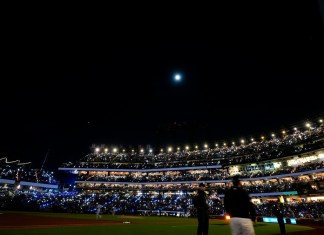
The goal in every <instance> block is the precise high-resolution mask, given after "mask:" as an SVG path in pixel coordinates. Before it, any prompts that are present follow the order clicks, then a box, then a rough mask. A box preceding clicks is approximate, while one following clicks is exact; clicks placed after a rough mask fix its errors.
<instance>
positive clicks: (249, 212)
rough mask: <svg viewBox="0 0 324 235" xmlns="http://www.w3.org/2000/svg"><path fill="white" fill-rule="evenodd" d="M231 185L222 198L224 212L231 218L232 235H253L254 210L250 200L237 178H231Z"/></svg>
mask: <svg viewBox="0 0 324 235" xmlns="http://www.w3.org/2000/svg"><path fill="white" fill-rule="evenodd" d="M232 183H233V186H232V187H231V188H230V189H229V190H227V191H226V192H225V197H224V206H225V210H226V212H227V213H228V214H229V215H230V216H231V222H230V227H231V232H232V235H239V234H244V235H255V232H254V227H253V222H254V221H255V208H254V205H253V203H252V202H251V198H250V196H249V194H248V193H247V191H245V190H244V189H243V188H242V184H241V181H240V179H239V177H238V176H234V177H233V180H232ZM252 221H253V222H252Z"/></svg>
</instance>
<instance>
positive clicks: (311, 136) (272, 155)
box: [62, 125, 324, 169]
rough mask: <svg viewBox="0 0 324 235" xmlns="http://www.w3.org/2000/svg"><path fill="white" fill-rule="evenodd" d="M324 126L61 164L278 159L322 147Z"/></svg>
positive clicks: (135, 165)
mask: <svg viewBox="0 0 324 235" xmlns="http://www.w3.org/2000/svg"><path fill="white" fill-rule="evenodd" d="M323 137H324V126H323V125H320V126H318V127H314V128H312V129H308V130H306V131H298V130H295V131H294V132H293V133H291V134H285V135H283V136H281V137H279V136H278V137H275V136H274V137H272V138H271V139H270V140H263V141H259V142H256V141H252V142H251V143H248V144H241V145H232V146H227V145H226V146H222V147H215V148H204V149H203V150H193V151H190V150H186V149H184V150H182V151H181V150H177V151H175V152H172V151H170V152H160V153H157V154H154V153H153V152H149V153H144V152H142V151H140V152H139V153H137V152H135V151H131V152H130V153H127V152H121V153H118V152H115V153H114V152H108V151H105V150H102V151H101V152H100V151H99V150H97V151H96V150H95V151H94V152H93V153H90V154H88V155H86V156H85V157H84V158H82V159H81V160H80V161H78V162H76V163H71V162H68V163H63V164H62V167H75V168H110V169H153V168H176V167H194V166H212V165H221V166H223V167H224V166H229V165H234V164H245V163H251V162H259V161H265V160H272V159H278V158H282V157H285V156H289V155H294V154H301V153H304V152H307V151H311V150H314V149H320V148H323V147H324V141H323Z"/></svg>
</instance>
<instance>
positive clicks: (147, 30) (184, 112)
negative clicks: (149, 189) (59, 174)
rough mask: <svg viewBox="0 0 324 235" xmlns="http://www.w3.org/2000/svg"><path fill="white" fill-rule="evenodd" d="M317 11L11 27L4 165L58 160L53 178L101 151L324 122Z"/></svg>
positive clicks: (4, 86)
mask: <svg viewBox="0 0 324 235" xmlns="http://www.w3.org/2000/svg"><path fill="white" fill-rule="evenodd" d="M310 2H311V3H309V4H308V5H294V6H292V7H291V6H289V7H288V5H287V6H284V7H277V6H273V7H272V8H268V7H267V6H266V5H265V4H264V5H263V6H260V8H259V9H258V10H257V11H256V10H249V7H248V6H245V8H244V11H241V9H239V8H238V9H236V10H234V9H233V8H232V7H229V8H226V10H224V9H222V8H216V10H215V12H214V11H213V12H212V10H208V12H206V14H205V12H203V11H199V12H198V10H197V12H196V11H195V9H194V7H193V8H192V9H191V11H183V12H181V13H180V14H178V12H177V11H175V12H172V13H170V14H164V15H163V17H164V18H163V17H162V15H159V16H156V15H155V13H156V12H154V11H153V12H151V13H150V14H149V15H147V17H141V18H140V17H139V18H136V17H134V16H133V15H132V17H129V15H128V18H126V17H125V18H123V17H121V16H120V17H119V18H113V21H112V19H105V20H106V21H101V20H98V21H95V22H91V24H90V23H89V24H83V22H82V23H81V22H78V21H74V20H71V21H68V22H64V23H57V21H56V20H55V19H54V20H48V21H47V20H46V21H45V22H43V21H42V20H39V19H37V18H32V17H31V18H28V19H27V20H26V19H24V20H22V19H20V20H18V21H17V22H16V23H13V24H10V25H9V26H8V27H7V28H6V29H4V32H5V34H4V35H5V43H4V49H3V59H4V60H3V61H2V67H3V69H2V76H1V77H2V79H1V92H0V102H1V119H0V121H1V123H0V128H1V133H0V136H1V139H0V158H1V157H8V160H16V159H19V160H21V161H22V162H27V161H32V162H33V166H35V167H40V165H41V164H42V162H43V160H44V158H45V156H46V154H47V153H48V158H47V161H46V164H45V168H49V169H53V168H54V169H55V168H57V167H58V166H59V165H60V164H61V163H62V162H67V161H75V160H77V159H80V158H81V157H83V156H84V155H85V154H87V153H89V152H90V149H89V147H90V146H91V145H92V144H107V145H109V146H112V145H114V146H124V147H125V148H130V147H131V146H132V147H136V146H138V145H141V146H144V147H145V146H146V145H151V146H152V147H153V149H155V150H158V149H160V147H166V146H168V145H173V146H178V145H179V146H184V145H185V144H191V145H195V144H198V145H202V144H204V143H205V142H207V143H210V144H214V143H215V142H220V141H221V140H226V141H228V142H231V141H238V140H239V139H240V138H242V137H245V138H250V137H251V136H253V137H255V138H257V137H259V136H261V135H262V134H264V135H269V134H270V133H271V132H273V131H275V132H276V131H277V132H279V131H280V130H281V129H282V128H290V127H292V126H293V125H295V124H296V123H299V124H300V123H301V122H303V121H304V120H307V119H311V118H315V117H319V116H322V115H323V111H324V109H323V107H324V106H323V103H324V102H323V87H322V86H321V85H320V84H321V83H323V78H324V76H323V75H324V72H323V71H324V69H323V64H324V60H323V54H324V53H323V52H324V50H323V38H324V37H323V20H322V19H321V14H320V10H319V9H318V8H317V5H316V4H315V3H314V2H316V1H314V2H313V1H310ZM205 9H209V7H208V6H206V8H205ZM160 14H161V13H160ZM177 72H179V73H180V74H182V76H183V77H182V80H181V81H180V82H175V81H174V80H173V75H174V74H175V73H177Z"/></svg>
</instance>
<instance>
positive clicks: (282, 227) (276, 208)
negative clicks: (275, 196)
mask: <svg viewBox="0 0 324 235" xmlns="http://www.w3.org/2000/svg"><path fill="white" fill-rule="evenodd" d="M272 213H273V214H274V215H275V216H276V217H277V220H278V224H279V228H280V233H281V234H287V233H286V225H285V222H284V213H283V212H282V208H281V206H280V204H279V203H278V202H277V203H276V204H275V205H274V206H273V208H272Z"/></svg>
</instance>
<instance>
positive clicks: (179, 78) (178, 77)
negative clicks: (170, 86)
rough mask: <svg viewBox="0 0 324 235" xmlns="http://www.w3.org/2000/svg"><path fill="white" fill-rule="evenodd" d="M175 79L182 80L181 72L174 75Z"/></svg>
mask: <svg viewBox="0 0 324 235" xmlns="http://www.w3.org/2000/svg"><path fill="white" fill-rule="evenodd" d="M174 80H175V81H176V82H179V81H181V75H180V74H176V75H174Z"/></svg>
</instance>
